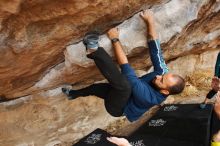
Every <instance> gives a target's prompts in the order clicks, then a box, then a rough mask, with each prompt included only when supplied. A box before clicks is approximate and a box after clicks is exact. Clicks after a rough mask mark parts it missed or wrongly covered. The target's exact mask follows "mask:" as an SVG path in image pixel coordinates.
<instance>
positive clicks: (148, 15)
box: [140, 10, 168, 74]
mask: <svg viewBox="0 0 220 146" xmlns="http://www.w3.org/2000/svg"><path fill="white" fill-rule="evenodd" d="M140 16H141V18H142V19H143V20H144V21H145V23H146V26H147V37H148V46H149V48H150V57H151V61H152V63H153V66H154V71H157V72H159V73H160V74H165V73H167V72H168V68H167V66H166V63H165V61H164V58H163V56H162V51H161V48H160V42H159V40H158V36H157V32H156V28H155V22H154V17H153V12H152V11H150V10H145V11H143V12H142V13H141V14H140Z"/></svg>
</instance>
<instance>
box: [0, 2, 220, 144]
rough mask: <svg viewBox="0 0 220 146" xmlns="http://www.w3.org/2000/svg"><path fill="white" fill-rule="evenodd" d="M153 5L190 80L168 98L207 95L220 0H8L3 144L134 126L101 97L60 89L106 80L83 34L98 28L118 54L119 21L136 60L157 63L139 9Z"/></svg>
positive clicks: (173, 64) (164, 39)
mask: <svg viewBox="0 0 220 146" xmlns="http://www.w3.org/2000/svg"><path fill="white" fill-rule="evenodd" d="M147 8H150V9H151V10H152V11H153V12H154V14H155V20H156V28H157V31H158V33H159V39H160V41H161V46H162V49H163V52H164V57H165V60H166V62H167V63H168V66H169V68H170V70H171V71H172V72H174V73H178V74H180V75H182V76H183V77H184V78H185V79H186V80H187V81H188V82H187V87H186V90H185V91H184V92H183V93H182V94H181V95H178V96H175V97H170V98H169V99H168V100H167V101H166V102H167V103H168V102H176V103H198V102H201V101H202V100H203V99H204V95H205V94H206V92H207V90H209V88H210V87H209V85H210V82H211V77H212V76H213V70H214V64H215V59H216V56H217V53H218V52H219V50H220V12H219V10H220V1H219V0H184V1H183V0H82V1H79V0H46V1H45V0H36V1H30V0H1V1H0V58H1V61H0V100H1V101H5V102H2V103H0V137H1V138H0V145H4V146H29V145H31V146H32V145H34V146H42V145H46V146H53V145H62V146H65V145H68V146H69V145H71V144H72V143H74V142H75V141H77V140H78V139H80V138H82V137H83V136H84V135H86V134H88V133H89V132H91V131H93V130H94V129H96V128H107V127H108V128H109V129H110V131H113V132H116V133H117V131H116V128H117V125H120V124H119V123H118V121H122V127H123V125H124V126H125V127H126V125H128V126H132V125H131V123H129V122H128V121H126V119H125V118H124V117H121V118H113V117H111V116H110V115H109V114H108V113H107V112H106V111H105V108H104V104H103V101H102V100H101V99H98V98H97V97H93V96H91V97H85V98H83V97H80V98H79V99H77V100H73V101H68V100H67V99H66V97H65V96H64V95H63V94H62V93H61V90H60V89H61V87H62V86H67V85H69V84H73V88H74V89H77V88H80V87H83V86H87V85H89V84H91V83H94V82H97V81H101V80H103V77H102V76H101V75H100V73H99V71H98V70H97V68H96V67H95V65H94V63H93V62H92V61H91V60H89V59H88V58H86V56H85V48H84V46H83V45H82V42H81V40H82V36H83V35H84V34H85V33H86V32H88V31H90V30H98V31H99V32H100V33H101V34H102V35H101V39H100V45H101V46H103V47H104V48H105V49H106V51H107V52H108V53H109V54H110V55H111V56H112V57H113V58H114V55H113V52H112V46H111V43H110V41H109V39H108V38H107V36H106V34H105V33H106V30H108V29H109V28H111V27H114V26H117V27H118V28H119V30H120V40H121V43H122V45H123V49H124V51H125V52H126V54H127V55H128V58H129V62H130V63H131V65H132V66H133V67H134V68H135V69H137V70H141V72H144V73H145V72H147V71H148V72H149V71H151V70H152V67H151V61H150V57H149V54H148V48H147V46H146V36H145V34H146V26H145V24H144V22H143V21H142V20H141V19H140V17H139V12H140V10H142V9H147ZM71 87H72V86H71ZM8 100H9V101H8ZM149 115H150V114H149V113H148V112H147V113H146V116H144V117H147V118H149ZM138 122H139V121H138ZM138 122H135V123H138ZM111 125H113V127H112V126H111ZM108 128H107V129H108ZM114 129H115V130H114ZM128 130H129V129H128ZM121 131H122V132H123V130H121ZM128 133H129V132H127V134H128ZM124 134H125V133H124Z"/></svg>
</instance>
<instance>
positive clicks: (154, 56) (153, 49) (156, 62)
mask: <svg viewBox="0 0 220 146" xmlns="http://www.w3.org/2000/svg"><path fill="white" fill-rule="evenodd" d="M148 47H149V50H150V58H151V61H152V64H153V66H154V71H156V72H158V73H159V74H165V73H167V72H168V71H169V70H168V67H167V65H166V63H165V61H164V58H163V55H162V51H161V48H160V41H159V40H158V39H156V40H151V41H149V42H148Z"/></svg>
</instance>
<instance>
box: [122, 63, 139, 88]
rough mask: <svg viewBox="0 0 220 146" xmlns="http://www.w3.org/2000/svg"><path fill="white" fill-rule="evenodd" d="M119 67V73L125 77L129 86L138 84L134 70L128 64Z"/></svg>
mask: <svg viewBox="0 0 220 146" xmlns="http://www.w3.org/2000/svg"><path fill="white" fill-rule="evenodd" d="M120 67H121V73H122V74H123V75H125V76H126V78H127V79H128V81H129V83H130V84H131V86H134V85H136V84H138V83H140V79H139V78H138V77H137V75H136V74H135V71H134V69H133V68H132V67H131V66H130V65H129V64H128V63H126V64H122V65H121V66H120Z"/></svg>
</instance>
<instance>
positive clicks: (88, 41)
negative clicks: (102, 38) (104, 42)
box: [83, 32, 99, 53]
mask: <svg viewBox="0 0 220 146" xmlns="http://www.w3.org/2000/svg"><path fill="white" fill-rule="evenodd" d="M98 41H99V33H98V32H89V33H87V34H86V35H85V37H84V38H83V44H84V45H85V47H86V50H87V51H88V52H89V53H92V52H94V51H96V50H97V49H98V47H99V44H98Z"/></svg>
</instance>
